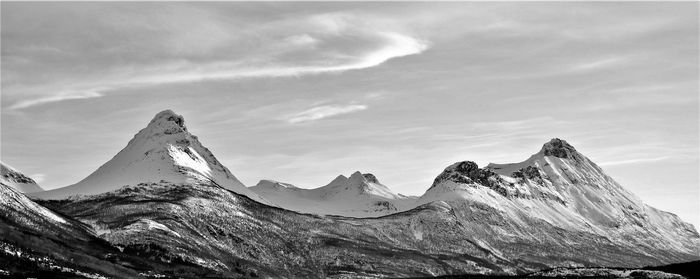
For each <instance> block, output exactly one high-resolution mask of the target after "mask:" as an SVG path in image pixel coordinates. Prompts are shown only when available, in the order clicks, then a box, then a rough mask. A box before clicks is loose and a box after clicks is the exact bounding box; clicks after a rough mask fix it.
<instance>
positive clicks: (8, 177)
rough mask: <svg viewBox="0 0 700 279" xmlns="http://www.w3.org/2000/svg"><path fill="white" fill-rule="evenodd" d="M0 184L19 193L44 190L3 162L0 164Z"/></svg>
mask: <svg viewBox="0 0 700 279" xmlns="http://www.w3.org/2000/svg"><path fill="white" fill-rule="evenodd" d="M0 184H2V185H7V186H9V187H12V188H14V189H15V190H17V191H19V192H21V193H35V192H41V191H44V189H42V188H41V187H39V185H38V184H37V183H36V182H35V181H34V180H33V179H31V178H30V177H29V176H26V175H24V174H23V173H21V172H20V171H18V170H16V169H14V168H12V167H10V166H9V165H7V164H5V163H3V162H0Z"/></svg>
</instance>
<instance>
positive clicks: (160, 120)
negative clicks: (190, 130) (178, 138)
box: [144, 109, 187, 134]
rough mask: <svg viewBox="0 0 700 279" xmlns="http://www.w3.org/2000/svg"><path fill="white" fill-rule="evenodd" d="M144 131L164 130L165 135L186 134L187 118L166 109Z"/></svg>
mask: <svg viewBox="0 0 700 279" xmlns="http://www.w3.org/2000/svg"><path fill="white" fill-rule="evenodd" d="M144 130H157V131H161V130H162V132H163V133H164V134H177V133H182V132H186V131H187V127H186V126H185V118H184V117H182V115H179V114H176V113H175V112H173V111H172V110H169V109H166V110H164V111H161V112H159V113H157V114H156V116H154V117H153V120H151V122H150V123H148V126H147V127H146V129H144Z"/></svg>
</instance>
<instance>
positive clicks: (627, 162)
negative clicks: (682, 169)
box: [598, 156, 669, 167]
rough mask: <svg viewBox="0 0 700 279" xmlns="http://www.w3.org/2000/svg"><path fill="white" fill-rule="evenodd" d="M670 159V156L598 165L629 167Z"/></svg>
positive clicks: (600, 164)
mask: <svg viewBox="0 0 700 279" xmlns="http://www.w3.org/2000/svg"><path fill="white" fill-rule="evenodd" d="M668 158H669V157H668V156H664V157H657V158H638V159H629V160H620V161H609V162H602V163H599V164H598V165H599V166H602V167H608V166H618V165H628V164H641V163H648V162H657V161H662V160H666V159H668Z"/></svg>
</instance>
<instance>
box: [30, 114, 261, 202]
mask: <svg viewBox="0 0 700 279" xmlns="http://www.w3.org/2000/svg"><path fill="white" fill-rule="evenodd" d="M139 183H164V184H168V183H175V184H178V183H186V184H187V183H190V184H194V183H212V184H215V185H218V186H221V187H223V188H226V189H228V190H231V191H234V192H236V193H239V194H242V195H246V196H248V197H250V198H252V199H254V200H256V201H259V202H263V203H264V202H266V201H265V200H264V199H262V198H261V197H260V196H258V195H257V194H255V193H253V192H251V191H250V190H249V189H248V188H247V187H245V186H244V185H243V184H242V183H241V182H240V181H239V180H238V179H237V178H236V177H235V176H233V174H231V172H230V171H229V170H228V169H227V168H226V167H224V166H223V165H222V164H221V163H220V162H219V161H218V160H217V159H216V157H214V155H213V154H212V153H211V152H210V151H209V150H208V149H207V148H206V147H204V146H203V145H202V144H201V143H200V142H199V140H198V138H197V137H196V136H194V135H192V134H190V133H189V132H188V131H187V127H186V126H185V120H184V118H183V117H182V116H180V115H177V114H175V113H174V112H172V111H171V110H165V111H162V112H160V113H158V114H156V116H155V117H154V118H153V120H151V122H150V123H149V124H148V126H146V128H144V129H142V130H141V131H139V132H138V133H137V134H136V135H135V136H134V138H133V139H132V140H131V141H129V143H128V144H127V146H126V147H125V148H124V149H122V150H121V151H120V152H119V153H117V155H116V156H114V158H112V159H111V160H109V161H108V162H107V163H105V164H104V165H102V166H101V167H99V168H98V169H97V170H96V171H95V172H93V173H92V174H90V175H89V176H88V177H86V178H85V179H83V180H82V181H80V182H78V183H76V184H73V185H70V186H67V187H63V188H60V189H55V190H50V191H45V192H41V193H35V194H33V196H35V197H37V198H40V199H64V198H68V197H71V196H80V195H94V194H100V193H105V192H109V191H113V190H116V189H119V188H121V187H123V186H126V185H137V184H139Z"/></svg>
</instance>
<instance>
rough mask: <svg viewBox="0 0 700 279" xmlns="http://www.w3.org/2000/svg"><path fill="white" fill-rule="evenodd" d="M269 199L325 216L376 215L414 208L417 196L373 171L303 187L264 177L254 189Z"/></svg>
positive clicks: (297, 209)
mask: <svg viewBox="0 0 700 279" xmlns="http://www.w3.org/2000/svg"><path fill="white" fill-rule="evenodd" d="M250 189H251V190H252V191H254V192H256V193H258V194H260V195H261V196H262V197H264V198H265V199H267V200H269V201H271V202H273V203H275V204H277V205H279V206H281V207H283V208H285V209H289V210H293V211H297V212H303V213H314V214H322V215H341V216H348V217H376V216H382V215H387V214H391V213H396V212H399V211H403V210H406V209H409V208H411V207H414V206H415V205H414V202H415V200H416V199H415V198H413V197H407V196H403V195H400V194H396V193H394V192H393V191H391V189H389V188H388V187H387V186H385V185H384V184H381V183H380V182H379V181H378V180H377V178H376V177H375V176H374V175H372V174H369V173H366V174H362V173H360V172H355V173H353V174H352V175H351V176H350V177H349V178H348V177H345V176H343V175H340V176H338V177H336V178H335V179H334V180H333V181H331V182H330V183H329V184H328V185H325V186H323V187H319V188H315V189H303V188H298V187H296V186H294V185H291V184H287V183H281V182H277V181H271V180H262V181H260V182H259V183H258V184H257V185H256V186H253V187H251V188H250Z"/></svg>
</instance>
